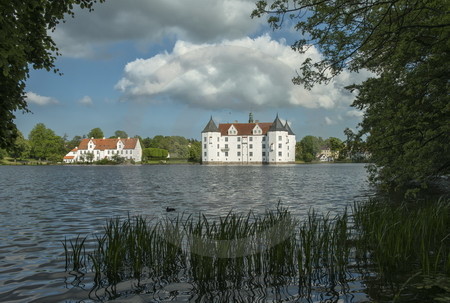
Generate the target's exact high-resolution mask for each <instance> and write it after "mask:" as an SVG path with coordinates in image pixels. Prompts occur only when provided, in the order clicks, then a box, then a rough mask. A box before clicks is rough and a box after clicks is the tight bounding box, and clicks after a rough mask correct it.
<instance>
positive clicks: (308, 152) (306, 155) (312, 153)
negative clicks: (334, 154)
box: [300, 136, 323, 162]
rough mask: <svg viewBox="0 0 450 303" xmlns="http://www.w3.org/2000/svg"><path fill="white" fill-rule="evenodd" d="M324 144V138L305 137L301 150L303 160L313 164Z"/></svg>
mask: <svg viewBox="0 0 450 303" xmlns="http://www.w3.org/2000/svg"><path fill="white" fill-rule="evenodd" d="M322 144H323V140H322V138H320V137H319V138H318V137H314V136H305V137H303V138H302V140H300V148H301V151H302V154H301V159H303V161H305V162H311V161H312V160H314V158H315V157H316V155H317V153H318V152H319V151H320V148H321V146H322Z"/></svg>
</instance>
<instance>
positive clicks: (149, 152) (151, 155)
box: [142, 148, 169, 162]
mask: <svg viewBox="0 0 450 303" xmlns="http://www.w3.org/2000/svg"><path fill="white" fill-rule="evenodd" d="M168 155H169V152H168V151H167V150H165V149H161V148H144V149H143V150H142V160H143V161H144V162H145V161H148V160H150V159H167V156H168Z"/></svg>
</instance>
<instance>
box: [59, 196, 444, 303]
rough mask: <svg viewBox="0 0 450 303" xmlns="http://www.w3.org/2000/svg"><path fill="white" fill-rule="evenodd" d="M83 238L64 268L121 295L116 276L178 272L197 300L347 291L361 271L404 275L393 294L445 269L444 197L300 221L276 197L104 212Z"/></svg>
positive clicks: (150, 277)
mask: <svg viewBox="0 0 450 303" xmlns="http://www.w3.org/2000/svg"><path fill="white" fill-rule="evenodd" d="M85 241H86V238H82V237H81V236H78V237H77V238H76V239H75V240H74V241H71V240H70V241H68V240H67V239H66V240H65V241H64V242H63V246H64V250H65V256H66V269H67V270H69V269H72V270H74V271H78V272H88V271H89V270H91V271H92V272H93V273H94V284H95V286H94V288H95V289H96V290H99V291H98V293H102V294H103V295H102V296H107V297H108V298H115V297H117V296H120V293H121V292H123V290H117V288H116V286H117V285H118V284H120V283H122V282H124V281H135V282H134V284H133V285H134V286H133V287H134V290H128V293H129V292H130V291H135V292H141V291H147V292H149V291H155V290H156V289H158V287H162V286H158V285H164V284H167V283H173V282H178V281H179V280H180V277H182V279H183V280H184V281H188V282H189V283H191V284H192V285H193V286H194V290H193V292H195V295H196V296H197V297H198V298H203V299H204V300H208V298H210V299H212V298H213V297H211V296H214V295H219V296H220V294H221V295H222V296H223V297H222V298H230V296H232V297H233V296H234V295H235V294H236V291H238V292H239V291H243V290H248V289H252V288H255V287H262V288H273V289H278V290H279V291H281V289H283V287H285V286H286V285H292V284H296V285H298V287H299V294H298V296H299V297H300V298H307V299H308V298H311V294H312V293H313V292H315V291H316V292H317V291H318V289H326V290H327V291H328V292H331V293H333V292H335V293H342V292H345V291H346V286H345V285H347V283H348V282H349V281H352V280H353V279H354V277H355V274H356V275H359V273H360V271H362V272H367V271H369V272H370V273H376V275H377V276H379V277H384V276H387V275H388V274H389V273H392V272H395V273H396V274H399V275H402V276H403V277H406V278H404V279H403V280H399V285H400V286H399V289H397V290H396V291H395V293H396V294H397V297H396V298H398V297H400V296H399V295H398V294H400V292H401V290H402V289H403V288H405V287H406V285H407V284H409V283H415V281H416V280H417V279H418V278H419V277H422V276H427V277H433V275H441V274H446V275H449V274H450V203H449V200H445V199H441V200H440V201H438V202H435V203H431V202H430V203H424V202H422V203H416V204H411V203H402V204H397V205H396V204H394V203H391V202H390V201H385V200H369V201H367V202H364V203H355V204H354V205H353V207H352V208H351V209H350V211H348V210H344V211H343V213H342V214H340V215H336V216H334V217H331V216H330V215H324V214H318V213H317V212H315V211H314V210H311V211H310V212H309V213H308V216H307V218H306V219H305V220H303V221H302V222H299V221H297V220H295V219H294V218H293V217H292V215H291V213H290V212H289V210H288V209H286V208H283V207H281V205H278V206H277V208H276V209H275V210H267V211H266V212H265V213H264V214H263V215H258V216H257V215H255V214H254V213H252V212H248V213H246V214H238V213H235V212H230V213H228V214H227V215H226V216H224V217H221V218H218V219H214V218H208V217H206V216H205V215H202V214H199V215H198V216H188V217H186V216H184V215H180V216H178V217H176V218H173V219H169V218H165V219H163V220H159V221H148V220H147V219H146V218H145V217H142V216H128V217H126V218H112V219H109V220H108V221H107V222H106V225H105V228H104V233H103V234H102V235H96V236H95V239H94V242H96V245H95V247H94V248H92V249H90V250H89V251H88V252H87V256H88V258H86V247H85V244H86V243H85ZM408 277H409V278H408ZM413 280H414V281H413ZM149 281H151V283H149ZM433 281H434V280H433ZM336 287H338V288H339V290H335V288H336ZM100 290H102V291H100ZM278 290H277V291H278ZM262 291H263V292H265V290H262ZM94 293H96V291H94ZM208 296H209V297H208ZM100 299H101V300H103V299H104V298H100Z"/></svg>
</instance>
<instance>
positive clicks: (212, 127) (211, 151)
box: [202, 116, 220, 164]
mask: <svg viewBox="0 0 450 303" xmlns="http://www.w3.org/2000/svg"><path fill="white" fill-rule="evenodd" d="M219 142H220V130H219V128H218V127H217V125H216V123H214V120H213V118H212V116H211V118H210V119H209V122H208V124H207V125H206V126H205V128H204V129H203V131H202V161H203V163H205V164H206V163H208V162H218V161H220V145H219Z"/></svg>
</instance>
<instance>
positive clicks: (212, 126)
mask: <svg viewBox="0 0 450 303" xmlns="http://www.w3.org/2000/svg"><path fill="white" fill-rule="evenodd" d="M217 132H220V131H219V128H218V127H217V125H216V123H214V120H213V118H212V115H211V118H210V119H209V122H208V124H207V125H206V126H205V128H204V129H203V131H202V133H217Z"/></svg>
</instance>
